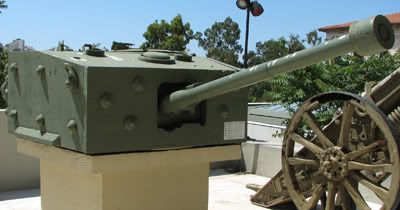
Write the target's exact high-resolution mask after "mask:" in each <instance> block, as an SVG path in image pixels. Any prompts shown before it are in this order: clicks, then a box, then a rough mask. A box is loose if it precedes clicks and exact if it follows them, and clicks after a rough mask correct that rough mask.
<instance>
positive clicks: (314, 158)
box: [282, 92, 400, 210]
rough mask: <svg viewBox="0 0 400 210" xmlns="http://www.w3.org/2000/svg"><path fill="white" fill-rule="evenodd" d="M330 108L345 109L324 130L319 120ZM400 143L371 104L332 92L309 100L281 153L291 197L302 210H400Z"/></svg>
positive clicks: (296, 117) (295, 119)
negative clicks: (319, 115)
mask: <svg viewBox="0 0 400 210" xmlns="http://www.w3.org/2000/svg"><path fill="white" fill-rule="evenodd" d="M332 106H337V107H341V108H339V111H338V112H337V114H336V116H335V117H334V118H333V119H332V121H331V122H330V123H329V124H328V125H327V126H325V127H322V126H320V125H319V123H318V122H317V120H316V115H318V113H319V112H321V111H323V110H327V107H332ZM300 128H303V129H300ZM304 128H306V129H304ZM304 131H305V132H304ZM399 141H400V140H399V137H398V134H397V131H396V130H395V129H394V127H393V125H392V124H391V123H390V122H389V121H388V120H387V117H386V116H385V114H384V113H382V112H381V111H380V110H379V109H378V108H377V107H376V105H375V104H373V103H372V102H370V101H368V100H367V99H364V98H362V97H359V96H357V95H354V94H350V93H344V92H331V93H325V94H320V95H317V96H315V97H313V98H311V99H309V100H307V101H306V102H305V103H304V104H303V105H302V106H301V107H300V108H299V110H298V111H297V113H295V114H294V116H293V117H292V120H291V122H290V123H289V125H288V128H287V130H286V133H285V138H284V144H283V148H282V166H283V174H284V177H285V182H286V187H287V189H288V192H289V194H290V197H291V198H292V200H293V202H294V203H295V205H296V207H297V208H298V209H300V210H303V209H315V208H316V207H318V208H319V209H326V210H334V209H335V210H336V209H345V210H347V209H359V210H367V209H385V210H386V209H397V207H398V205H399V200H400V194H399V188H400V162H399V150H400V149H399ZM298 150H299V151H298ZM296 151H298V152H296ZM370 201H372V202H370ZM318 208H317V209H318Z"/></svg>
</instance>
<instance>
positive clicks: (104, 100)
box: [99, 93, 112, 109]
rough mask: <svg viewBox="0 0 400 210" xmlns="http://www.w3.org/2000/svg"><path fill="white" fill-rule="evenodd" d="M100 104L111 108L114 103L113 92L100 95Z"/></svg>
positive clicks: (104, 107)
mask: <svg viewBox="0 0 400 210" xmlns="http://www.w3.org/2000/svg"><path fill="white" fill-rule="evenodd" d="M99 103H100V106H101V108H103V109H109V108H110V107H111V105H112V94H111V93H104V94H103V95H101V96H100V101H99Z"/></svg>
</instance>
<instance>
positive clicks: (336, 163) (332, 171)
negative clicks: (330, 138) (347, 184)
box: [320, 147, 348, 181]
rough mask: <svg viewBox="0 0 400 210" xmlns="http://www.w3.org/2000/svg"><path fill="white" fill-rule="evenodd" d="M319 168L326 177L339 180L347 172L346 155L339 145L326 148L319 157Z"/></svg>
mask: <svg viewBox="0 0 400 210" xmlns="http://www.w3.org/2000/svg"><path fill="white" fill-rule="evenodd" d="M320 168H321V170H322V172H323V174H324V176H325V177H326V178H327V179H329V180H333V181H340V180H342V179H343V178H344V177H346V176H347V173H348V170H347V159H346V155H345V154H344V153H343V152H342V151H341V149H340V147H331V148H328V149H326V150H325V153H324V154H323V155H322V157H321V161H320Z"/></svg>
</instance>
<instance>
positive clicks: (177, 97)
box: [161, 15, 395, 113]
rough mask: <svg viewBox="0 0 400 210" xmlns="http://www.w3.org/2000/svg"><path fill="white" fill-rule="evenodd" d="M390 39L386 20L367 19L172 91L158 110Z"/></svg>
mask: <svg viewBox="0 0 400 210" xmlns="http://www.w3.org/2000/svg"><path fill="white" fill-rule="evenodd" d="M394 40H395V37H394V32H393V28H392V26H391V23H390V22H389V21H388V20H387V19H386V17H384V16H382V15H378V16H375V17H371V18H369V19H366V20H363V21H359V22H357V23H354V24H353V25H352V26H351V27H350V31H349V34H347V35H344V36H341V37H339V38H336V39H333V40H330V41H326V42H325V43H323V44H320V45H317V46H315V47H312V48H308V49H305V50H302V51H299V52H296V53H293V54H290V55H287V56H285V57H282V58H278V59H276V60H273V61H269V62H266V63H262V64H260V65H257V66H254V67H251V68H249V69H244V70H241V71H239V72H237V73H233V74H231V75H228V76H225V77H222V78H219V79H217V80H214V81H211V82H207V83H204V84H201V85H199V86H196V87H193V88H189V89H184V90H178V91H175V92H173V93H171V94H170V95H168V96H166V97H165V98H163V101H162V104H161V109H162V110H161V111H162V112H163V113H176V112H179V111H181V110H184V109H186V108H188V107H191V106H193V105H196V104H198V103H199V102H201V101H203V100H205V99H208V98H212V97H214V96H218V95H222V94H224V93H228V92H231V91H235V90H237V89H240V88H244V87H247V86H250V85H252V84H255V83H258V82H261V81H265V80H268V79H271V78H273V77H275V76H277V75H279V74H283V73H287V72H291V71H294V70H296V69H300V68H303V67H306V66H309V65H312V64H315V63H318V62H320V61H323V60H327V59H331V58H335V57H337V56H340V55H344V54H348V53H351V52H356V53H357V54H359V55H362V56H368V55H373V54H376V53H380V52H383V51H385V50H388V49H390V48H392V47H393V44H394Z"/></svg>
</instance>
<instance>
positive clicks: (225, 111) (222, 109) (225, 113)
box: [219, 105, 228, 119]
mask: <svg viewBox="0 0 400 210" xmlns="http://www.w3.org/2000/svg"><path fill="white" fill-rule="evenodd" d="M219 116H220V117H221V118H222V119H226V118H227V117H228V106H226V105H221V106H220V107H219Z"/></svg>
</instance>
